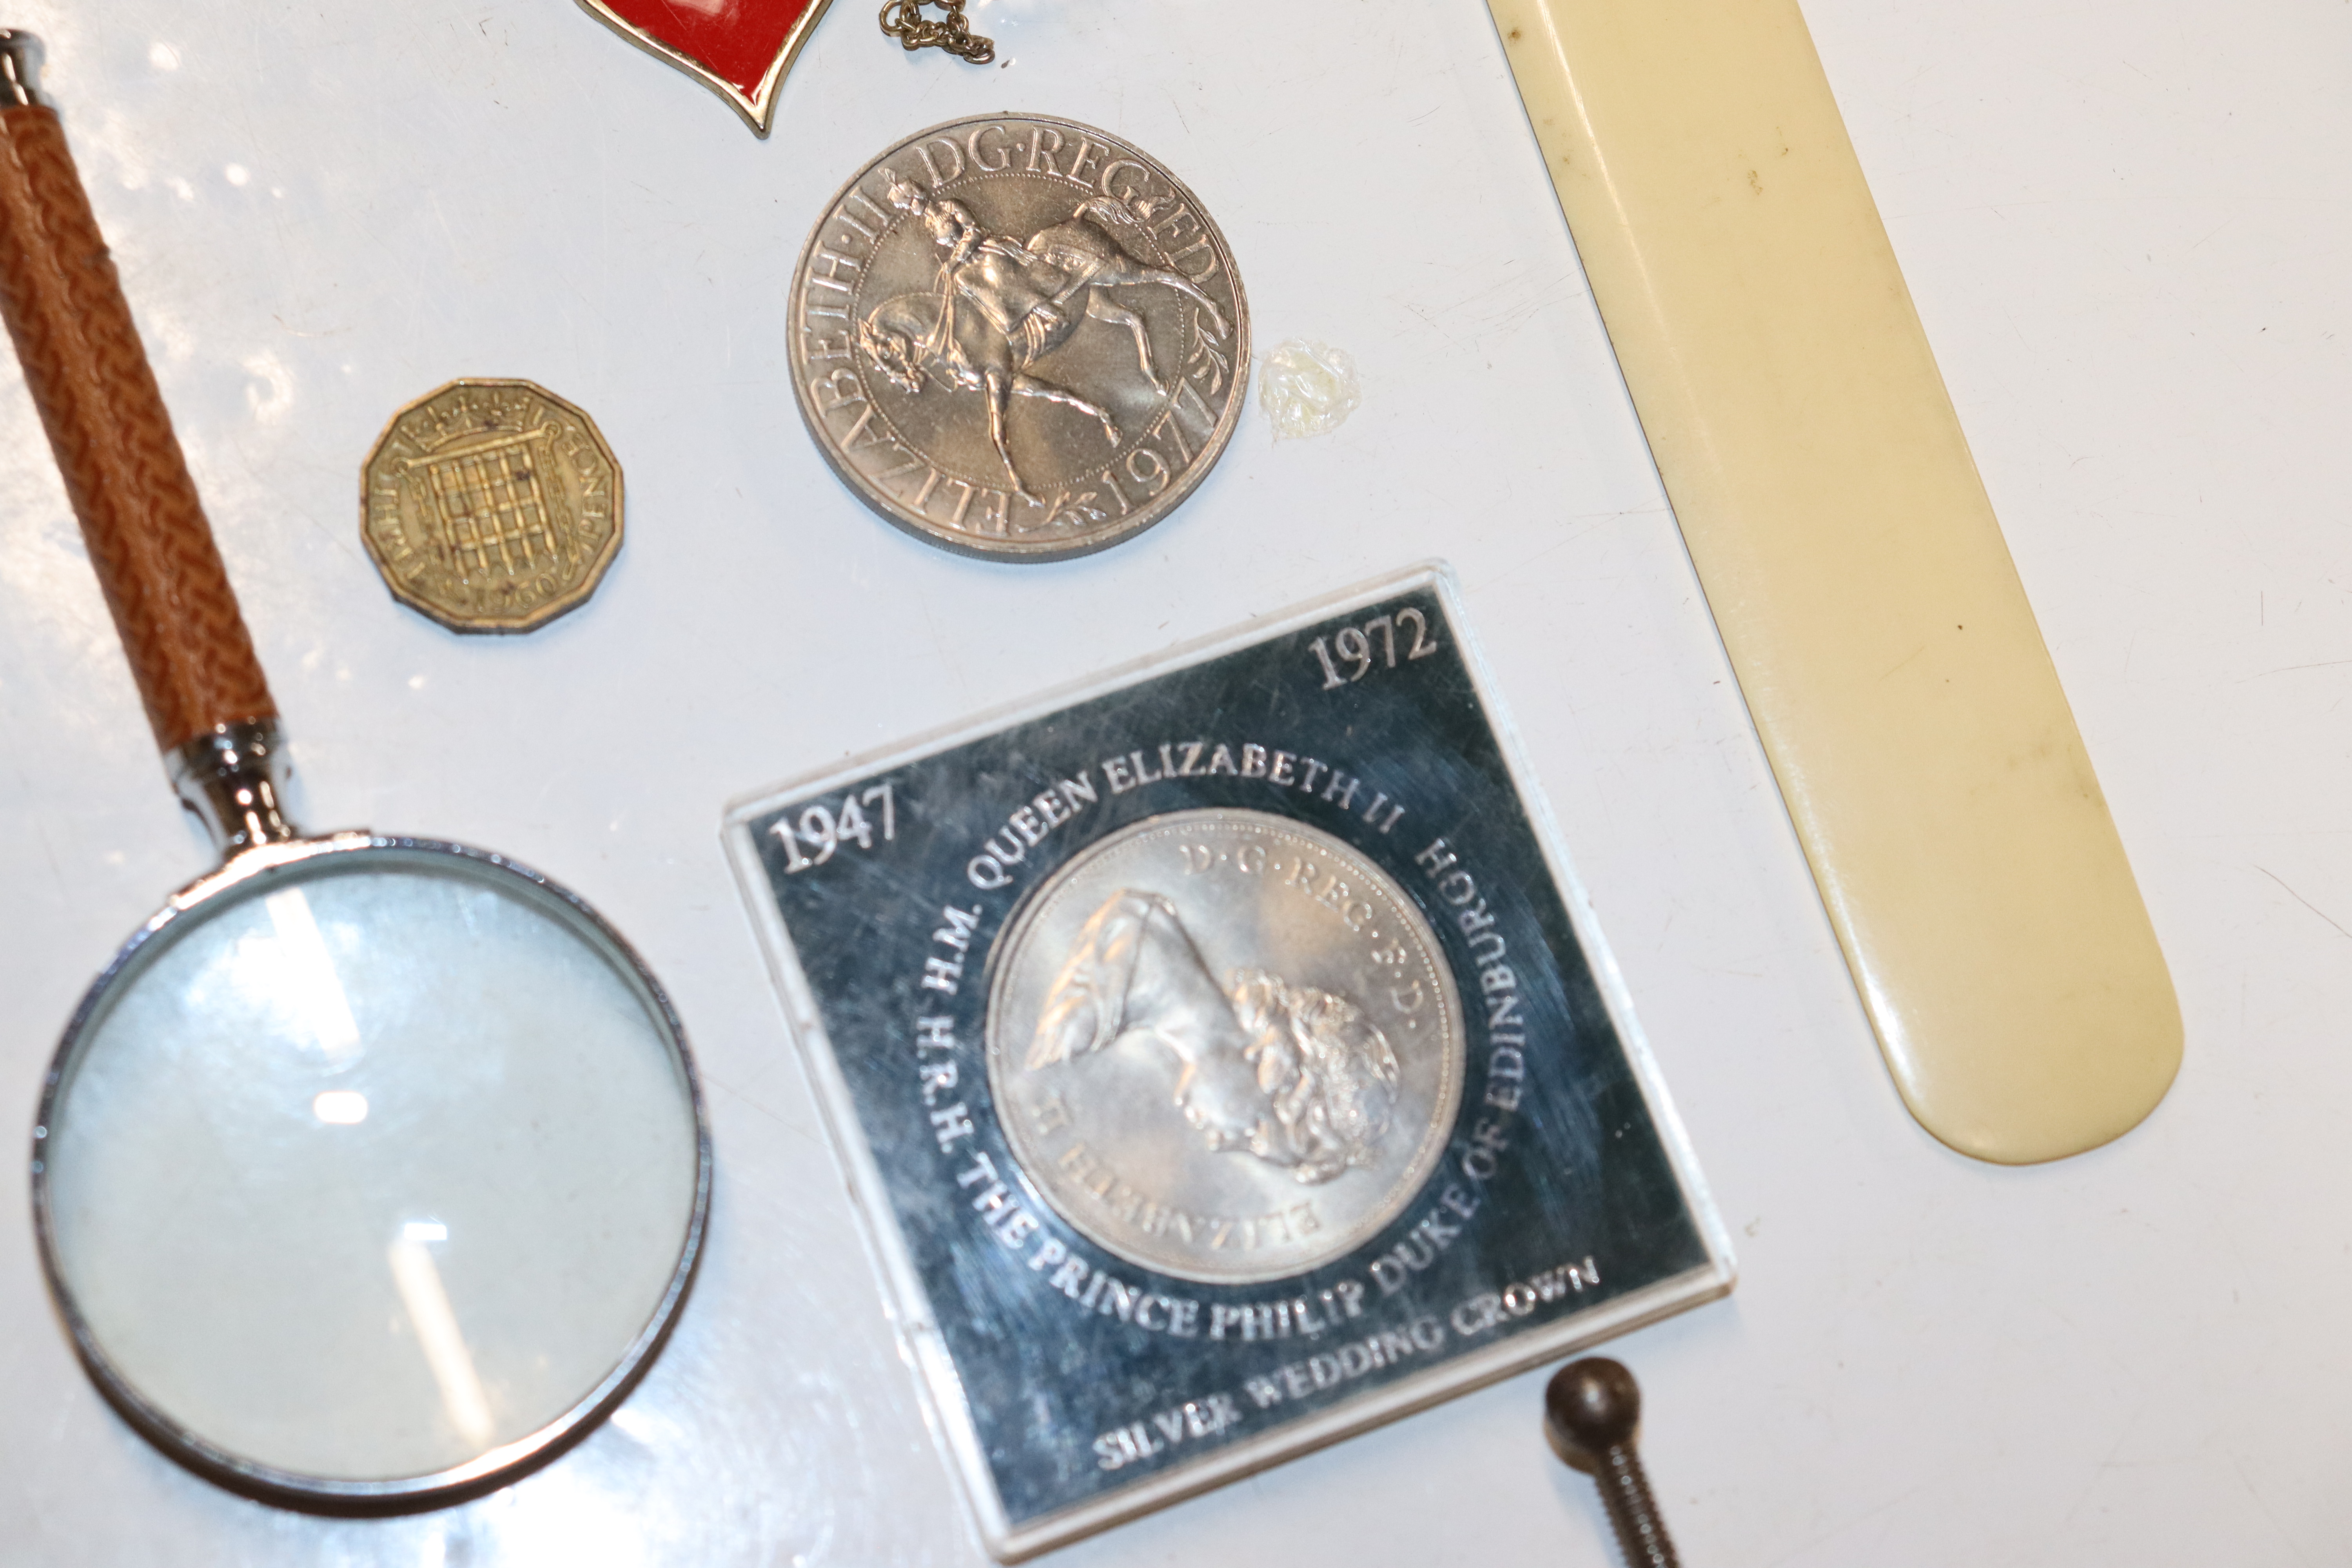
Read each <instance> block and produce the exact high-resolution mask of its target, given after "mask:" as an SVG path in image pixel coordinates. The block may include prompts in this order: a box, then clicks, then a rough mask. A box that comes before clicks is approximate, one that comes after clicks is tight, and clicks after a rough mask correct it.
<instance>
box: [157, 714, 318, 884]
mask: <svg viewBox="0 0 2352 1568" xmlns="http://www.w3.org/2000/svg"><path fill="white" fill-rule="evenodd" d="M163 770H164V772H166V773H170V774H171V775H172V787H173V789H175V790H177V791H179V792H180V804H181V805H184V806H186V807H187V808H188V809H189V810H190V811H192V812H194V813H195V815H196V819H197V820H198V821H200V822H202V823H203V824H204V825H205V832H207V833H209V834H211V835H212V839H213V846H214V847H215V848H217V849H218V850H219V851H220V852H221V858H223V859H226V858H228V857H229V856H232V855H235V854H236V853H238V852H239V851H240V850H246V849H250V848H252V847H254V846H255V845H257V844H277V843H280V842H282V841H284V840H286V839H289V838H293V837H299V829H297V828H296V827H295V826H294V824H293V823H292V822H291V821H290V820H289V819H288V817H287V816H286V814H285V811H284V809H283V807H282V806H281V805H280V804H279V802H280V799H281V797H282V796H283V795H284V794H285V791H286V780H287V776H288V774H289V773H290V772H291V769H290V768H289V765H288V763H287V761H286V742H285V740H284V738H283V737H282V736H281V735H280V734H279V733H278V721H277V720H275V719H248V720H245V721H241V722H238V723H235V724H217V725H215V726H214V727H213V729H212V730H211V731H209V732H208V733H205V734H202V735H199V736H197V737H196V738H195V739H194V740H193V741H190V742H186V743H184V744H183V745H180V746H177V747H175V748H173V750H171V751H169V752H164V753H163Z"/></svg>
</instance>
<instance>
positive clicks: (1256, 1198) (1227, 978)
mask: <svg viewBox="0 0 2352 1568" xmlns="http://www.w3.org/2000/svg"><path fill="white" fill-rule="evenodd" d="M1001 953H1002V957H1001V959H1000V961H999V962H998V963H996V965H995V974H994V982H993V984H992V991H991V994H990V999H989V1019H988V1067H989V1079H990V1083H991V1085H992V1089H994V1092H995V1096H996V1100H997V1103H998V1104H999V1105H1000V1106H1002V1107H1003V1127H1004V1132H1005V1136H1006V1137H1007V1138H1008V1139H1009V1140H1010V1141H1011V1142H1012V1144H1013V1150H1014V1152H1016V1153H1017V1154H1018V1155H1019V1156H1020V1159H1021V1163H1022V1168H1023V1169H1024V1171H1026V1172H1027V1173H1029V1176H1030V1179H1031V1180H1032V1181H1034V1182H1035V1183H1036V1184H1038V1187H1039V1190H1040V1191H1041V1193H1042V1194H1044V1195H1045V1198H1046V1200H1047V1202H1049V1203H1050V1204H1051V1205H1053V1206H1054V1208H1055V1210H1056V1211H1057V1212H1058V1213H1059V1214H1060V1215H1062V1217H1063V1218H1064V1219H1066V1220H1067V1221H1069V1223H1070V1224H1071V1225H1072V1226H1076V1228H1077V1229H1078V1230H1079V1231H1080V1232H1082V1233H1083V1234H1085V1235H1086V1236H1087V1237H1090V1238H1091V1239H1092V1240H1094V1241H1095V1242H1096V1243H1097V1245H1099V1246H1101V1247H1105V1248H1107V1249H1108V1250H1109V1251H1111V1252H1114V1253H1116V1254H1118V1256H1119V1257H1121V1258H1126V1259H1127V1260H1128V1261H1129V1262H1131V1263H1135V1264H1138V1265H1139V1266H1141V1267H1143V1268H1150V1269H1156V1270H1158V1271H1160V1272H1161V1273H1165V1274H1171V1275H1174V1276H1176V1277H1177V1278H1179V1279H1192V1280H1196V1281H1199V1282H1201V1283H1204V1284H1247V1283H1252V1282H1255V1281H1259V1280H1266V1279H1284V1278H1286V1277H1288V1276H1291V1275H1294V1274H1298V1273H1302V1272H1304V1271H1306V1270H1308V1269H1312V1268H1320V1267H1321V1266H1323V1265H1324V1264H1326V1263H1328V1262H1330V1261H1332V1260H1333V1259H1335V1258H1340V1257H1343V1256H1345V1255H1346V1254H1348V1253H1349V1252H1352V1251H1353V1250H1355V1249H1356V1248H1357V1247H1360V1246H1361V1245H1362V1244H1363V1243H1364V1242H1366V1241H1369V1240H1370V1239H1371V1237H1373V1236H1374V1235H1376V1234H1378V1232H1379V1231H1380V1230H1381V1227H1382V1226H1386V1225H1387V1224H1388V1223H1389V1221H1391V1220H1392V1219H1394V1218H1395V1217H1396V1216H1397V1215H1398V1214H1400V1213H1402V1211H1403V1209H1404V1207H1405V1205H1407V1204H1408V1203H1410V1202H1411V1201H1412V1198H1413V1196H1414V1194H1416V1193H1418V1192H1419V1191H1420V1190H1421V1186H1422V1184H1423V1182H1424V1181H1425V1180H1426V1179H1427V1177H1428V1175H1429V1173H1430V1172H1431V1170H1432V1169H1433V1168H1434V1167H1435V1165H1436V1163H1437V1161H1438V1157H1439V1156H1440V1155H1441V1154H1443V1153H1444V1149H1445V1140H1446V1138H1447V1137H1448V1135H1449V1134H1450V1133H1451V1131H1452V1130H1453V1127H1454V1116H1455V1113H1456V1112H1457V1111H1458V1110H1460V1108H1461V1103H1462V1072H1463V1065H1462V1064H1463V1056H1464V1036H1463V1020H1462V1003H1461V999H1460V996H1459V994H1458V993H1457V992H1456V990H1455V987H1454V976H1453V973H1452V971H1451V970H1450V969H1449V968H1448V967H1447V964H1446V963H1445V956H1444V951H1443V949H1442V948H1441V947H1440V946H1439V944H1438V941H1437V936H1436V933H1435V932H1434V931H1432V930H1431V928H1430V925H1429V921H1428V920H1427V918H1426V917H1425V916H1423V914H1422V912H1421V910H1419V909H1418V908H1416V907H1415V906H1414V904H1413V902H1412V899H1411V898H1410V897H1409V896H1408V895H1407V894H1406V893H1405V891H1404V889H1402V888H1400V887H1399V886H1398V885H1397V884H1396V882H1395V880H1394V879H1391V877H1390V876H1389V874H1388V873H1387V872H1386V871H1383V870H1382V869H1381V868H1380V867H1379V866H1377V865H1375V864H1374V863H1373V862H1372V860H1371V859H1370V858H1369V857H1368V856H1366V855H1365V854H1364V853H1363V852H1362V851H1360V850H1358V849H1356V848H1354V847H1351V846H1349V845H1348V844H1347V843H1345V842H1343V841H1342V840H1340V839H1339V838H1337V837H1333V836H1332V835H1331V834H1329V833H1327V832H1325V831H1324V830H1322V829H1321V828H1318V827H1315V826H1309V825H1307V824H1306V823H1303V822H1297V821H1293V820H1290V819H1288V818H1286V817H1281V816H1272V815H1270V814H1268V813H1265V812H1262V811H1251V810H1243V809H1235V808H1223V807H1212V808H1206V809H1198V810H1191V811H1178V812H1172V813H1169V814H1167V815H1164V816H1154V817H1150V818H1147V819H1145V820H1144V821H1142V822H1139V823H1136V824H1133V825H1132V826H1128V827H1126V828H1123V829H1121V830H1119V831H1118V832H1116V833H1113V834H1111V835H1110V836H1109V837H1106V838H1104V839H1103V840H1101V841H1100V842H1099V843H1097V844H1094V845H1092V846H1090V847H1087V849H1085V850H1083V851H1081V852H1080V853H1079V854H1077V855H1076V856H1075V857H1073V858H1072V859H1071V860H1070V861H1069V862H1068V863H1067V864H1066V865H1065V866H1063V867H1062V868H1060V869H1059V870H1057V871H1055V873H1054V875H1053V876H1052V877H1051V878H1050V879H1048V880H1047V881H1046V883H1045V885H1044V886H1043V887H1041V888H1040V889H1038V891H1037V892H1036V894H1035V895H1034V896H1033V897H1032V898H1031V899H1030V900H1028V901H1027V902H1026V903H1025V904H1024V907H1023V909H1022V911H1021V912H1020V914H1018V915H1017V916H1016V917H1015V919H1014V921H1013V924H1012V926H1011V927H1010V928H1009V930H1008V931H1007V934H1006V937H1005V939H1004V942H1003V945H1002V948H1001Z"/></svg>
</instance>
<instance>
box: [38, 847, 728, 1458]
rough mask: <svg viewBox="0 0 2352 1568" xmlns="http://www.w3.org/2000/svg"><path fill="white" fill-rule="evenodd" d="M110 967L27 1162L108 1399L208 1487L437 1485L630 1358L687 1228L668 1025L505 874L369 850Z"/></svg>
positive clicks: (276, 880)
mask: <svg viewBox="0 0 2352 1568" xmlns="http://www.w3.org/2000/svg"><path fill="white" fill-rule="evenodd" d="M66 1070H67V1074H68V1077H67V1078H66V1079H64V1081H63V1084H62V1087H61V1088H60V1089H58V1091H57V1093H56V1096H55V1098H54V1100H53V1101H52V1103H51V1107H50V1113H49V1116H48V1118H47V1121H46V1127H47V1134H46V1137H45V1139H44V1141H43V1144H42V1150H41V1154H42V1159H43V1162H44V1164H45V1166H46V1172H47V1174H46V1180H47V1186H48V1198H49V1205H50V1208H49V1218H50V1227H51V1247H52V1258H53V1266H54V1267H55V1268H56V1270H57V1272H58V1278H59V1282H60V1284H61V1285H62V1287H63V1294H64V1296H65V1298H66V1300H68V1304H69V1308H70V1310H72V1311H73V1312H74V1313H75V1314H77V1315H78V1316H79V1318H80V1320H81V1324H80V1328H81V1329H82V1331H84V1333H85V1336H86V1342H91V1343H94V1345H95V1349H96V1352H97V1353H98V1354H99V1356H100V1358H101V1359H102V1360H103V1362H104V1363H106V1364H107V1366H108V1367H109V1368H110V1370H111V1372H112V1373H114V1374H115V1375H116V1376H117V1377H118V1378H119V1379H120V1380H121V1383H122V1384H127V1386H128V1388H129V1390H130V1391H131V1393H132V1394H134V1395H135V1397H136V1398H137V1399H138V1400H139V1401H141V1402H143V1403H144V1404H145V1405H148V1406H150V1407H151V1408H152V1411H153V1412H155V1413H157V1414H160V1415H162V1416H163V1418H164V1419H165V1420H167V1421H168V1422H170V1423H172V1424H173V1425H175V1426H179V1427H182V1428H184V1430H185V1431H186V1432H187V1433H190V1434H193V1435H194V1436H195V1437H197V1438H198V1439H200V1440H201V1441H202V1442H203V1443H204V1444H205V1445H207V1446H209V1447H212V1448H214V1449H215V1450H218V1451H219V1452H220V1453H221V1454H222V1455H224V1456H226V1458H228V1459H229V1460H230V1461H231V1462H233V1463H236V1464H242V1465H250V1466H260V1467H264V1468H268V1469H271V1470H276V1471H282V1472H289V1473H291V1474H292V1475H295V1476H298V1477H318V1478H322V1479H326V1480H329V1481H331V1482H333V1481H361V1482H367V1481H383V1480H390V1479H400V1478H412V1477H421V1476H429V1475H436V1474H438V1473H441V1472H446V1471H449V1470H452V1469H455V1468H459V1467H462V1466H466V1465H467V1464H469V1463H471V1462H472V1461H475V1460H477V1459H478V1458H481V1457H483V1456H484V1455H487V1454H489V1453H491V1452H493V1451H494V1450H497V1449H499V1448H501V1447H506V1446H507V1445H509V1444H515V1443H519V1442H521V1441H523V1440H524V1439H527V1438H530V1437H532V1436H534V1435H537V1434H541V1433H542V1432H545V1431H546V1430H547V1429H549V1428H550V1427H551V1426H554V1425H556V1424H557V1423H559V1422H561V1421H562V1420H563V1419H564V1418H565V1416H566V1415H567V1413H571V1412H573V1411H575V1409H576V1408H577V1407H579V1406H580V1405H582V1403H583V1401H584V1400H587V1399H589V1398H590V1397H591V1396H592V1395H595V1394H598V1393H599V1391H600V1389H602V1388H603V1387H604V1385H605V1384H607V1380H608V1379H610V1378H612V1377H613V1376H614V1373H615V1372H616V1370H617V1369H619V1368H621V1367H622V1366H623V1365H624V1363H628V1362H631V1361H632V1360H633V1359H634V1358H635V1356H637V1355H639V1354H641V1353H642V1351H643V1349H644V1346H643V1344H642V1343H641V1342H642V1341H643V1340H644V1339H645V1338H646V1336H647V1335H648V1334H649V1333H650V1331H651V1330H652V1327H653V1326H654V1324H655V1322H656V1319H657V1318H658V1317H659V1316H660V1315H661V1313H662V1312H663V1310H664V1303H665V1300H666V1299H667V1298H668V1297H669V1294H670V1291H671V1289H672V1286H673V1284H674V1282H675V1280H676V1279H677V1276H678V1273H679V1269H680V1261H681V1257H682V1254H683V1252H684V1249H685V1247H686V1245H687V1242H688V1237H689V1234H690V1232H691V1230H692V1227H693V1226H694V1224H695V1216H696V1213H697V1205H698V1190H699V1180H700V1176H699V1158H700V1155H699V1141H698V1131H697V1121H696V1108H695V1101H694V1089H693V1087H692V1084H691V1081H690V1079H689V1078H688V1072H687V1069H686V1068H685V1065H684V1060H683V1057H682V1055H681V1051H680V1048H679V1046H678V1043H677V1039H676V1037H675V1035H674V1033H673V1031H672V1028H671V1026H670V1024H669V1022H668V1020H667V1014H666V1010H665V1009H664V1008H663V1007H662V1006H661V1005H660V1004H659V1002H658V1001H657V999H656V996H655V995H654V994H652V993H651V992H650V990H649V989H648V988H647V986H646V984H644V983H643V982H642V981H641V980H640V979H639V978H638V971H637V970H636V967H635V964H634V963H633V962H632V961H631V960H630V959H629V957H628V956H627V954H626V953H625V952H623V951H622V950H620V949H619V948H618V946H617V944H615V943H614V942H611V941H610V940H609V939H608V938H607V937H606V936H605V935H604V932H603V931H602V930H601V928H600V927H598V926H597V925H596V924H594V923H593V921H590V920H588V919H586V918H585V917H583V916H582V915H581V914H580V913H579V912H578V911H577V910H574V909H572V907H570V906H569V905H567V904H566V903H564V902H563V901H562V900H561V899H558V898H556V897H553V896H551V895H550V894H548V893H547V892H546V891H545V890H544V889H541V888H540V887H539V886H538V885H536V884H535V883H533V882H532V881H530V879H528V878H526V877H524V876H522V875H520V874H517V873H514V872H511V871H507V870H504V869H501V868H497V867H495V866H485V865H482V864H480V863H479V862H478V861H476V860H473V859H470V858H464V857H462V856H459V855H455V854H421V853H419V854H413V855H408V854H403V853H401V852H400V851H397V850H371V851H361V852H358V853H353V854H345V855H330V856H323V857H320V865H318V866H317V867H315V868H306V867H303V866H297V867H294V868H288V869H284V870H280V871H276V872H272V873H269V874H267V875H265V876H262V877H259V878H256V879H252V882H251V883H250V884H248V885H244V886H240V887H238V888H236V889H232V890H229V891H227V892H225V893H223V894H221V895H220V896H218V897H216V898H214V899H212V900H208V901H207V902H206V903H205V904H202V905H199V906H198V907H197V908H196V909H194V910H190V911H189V912H187V913H185V914H183V915H182V916H180V917H178V918H177V919H175V920H174V921H172V922H171V923H170V924H168V925H167V926H165V927H164V929H163V931H161V932H159V933H158V934H157V935H156V936H154V937H152V938H151V939H150V940H149V941H148V942H146V943H145V944H144V946H143V947H142V948H141V949H140V950H139V951H138V952H135V953H134V954H133V955H132V958H131V961H130V962H129V963H127V964H126V965H125V966H124V968H123V969H122V971H121V973H119V974H118V975H117V976H116V978H115V979H114V981H113V982H112V983H111V984H110V986H109V988H108V991H107V993H106V994H104V995H102V996H101V998H100V1002H99V1004H98V1006H97V1007H96V1008H95V1009H94V1010H93V1011H92V1013H91V1014H90V1016H89V1018H88V1020H87V1022H86V1023H85V1024H84V1026H83V1027H82V1029H81V1031H80V1033H79V1037H77V1038H76V1039H75V1040H74V1042H73V1043H72V1045H71V1047H69V1054H68V1059H67V1063H66Z"/></svg>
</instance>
